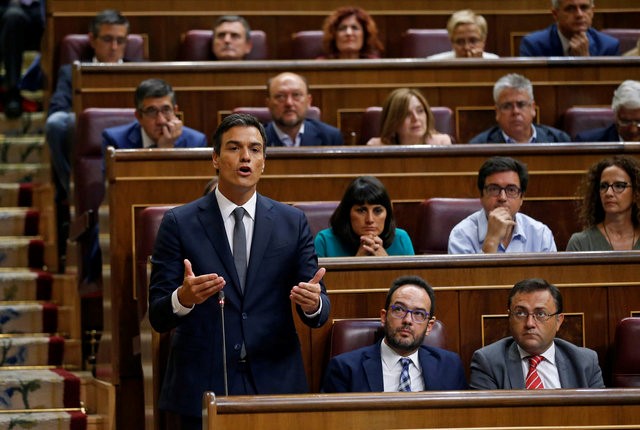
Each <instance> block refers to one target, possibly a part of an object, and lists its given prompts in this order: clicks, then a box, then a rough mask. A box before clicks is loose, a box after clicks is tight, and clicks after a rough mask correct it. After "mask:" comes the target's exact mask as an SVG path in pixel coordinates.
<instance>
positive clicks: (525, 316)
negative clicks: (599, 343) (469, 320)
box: [469, 279, 604, 390]
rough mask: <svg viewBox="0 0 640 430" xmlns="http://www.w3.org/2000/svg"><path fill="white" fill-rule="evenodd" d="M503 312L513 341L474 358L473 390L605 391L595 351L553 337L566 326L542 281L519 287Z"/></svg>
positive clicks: (557, 298)
mask: <svg viewBox="0 0 640 430" xmlns="http://www.w3.org/2000/svg"><path fill="white" fill-rule="evenodd" d="M507 312H508V314H509V330H510V331H511V336H510V337H506V338H504V339H501V340H499V341H497V342H494V343H492V344H490V345H488V346H485V347H484V348H481V349H479V350H477V351H476V352H475V353H474V354H473V357H472V359H471V382H470V384H469V385H470V386H471V388H476V389H480V390H496V389H524V388H527V389H541V388H604V382H603V381H602V372H601V370H600V366H599V365H598V355H597V354H596V352H595V351H592V350H590V349H587V348H581V347H578V346H575V345H573V344H572V343H570V342H567V341H564V340H562V339H556V338H555V336H556V333H557V332H558V329H559V328H560V326H561V325H562V322H563V321H564V315H563V314H562V295H561V294H560V291H559V290H558V288H557V287H556V286H555V285H553V284H550V283H548V282H547V281H545V280H544V279H525V280H522V281H520V282H518V283H517V284H515V285H514V286H513V288H512V289H511V292H510V293H509V300H508V302H507Z"/></svg>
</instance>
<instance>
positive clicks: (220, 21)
mask: <svg viewBox="0 0 640 430" xmlns="http://www.w3.org/2000/svg"><path fill="white" fill-rule="evenodd" d="M225 22H239V23H240V24H242V26H243V27H244V32H245V40H246V41H247V42H248V41H249V40H251V27H249V22H248V21H247V20H246V19H244V18H243V17H241V16H240V15H222V16H220V17H218V19H216V22H214V23H213V35H214V37H215V34H216V28H218V27H219V26H220V24H224V23H225Z"/></svg>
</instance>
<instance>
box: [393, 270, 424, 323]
mask: <svg viewBox="0 0 640 430" xmlns="http://www.w3.org/2000/svg"><path fill="white" fill-rule="evenodd" d="M405 285H415V286H417V287H420V288H422V289H423V290H425V291H426V292H427V294H428V295H429V300H430V301H431V309H429V315H430V318H433V317H434V316H435V314H436V295H435V293H434V292H433V288H432V287H431V285H429V284H428V283H427V281H425V280H424V279H422V278H421V277H420V276H415V275H406V276H400V277H399V278H396V279H395V280H394V281H393V282H392V283H391V288H389V292H387V300H386V301H385V303H384V308H385V310H386V309H389V306H391V296H393V293H395V292H396V290H397V289H398V288H400V287H404V286H405Z"/></svg>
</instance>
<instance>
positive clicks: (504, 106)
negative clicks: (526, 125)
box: [498, 100, 531, 111]
mask: <svg viewBox="0 0 640 430" xmlns="http://www.w3.org/2000/svg"><path fill="white" fill-rule="evenodd" d="M529 106H531V102H528V101H523V100H519V101H517V102H505V103H500V104H499V105H498V109H500V110H501V111H511V110H514V109H515V108H518V109H519V110H522V109H524V108H526V107H529Z"/></svg>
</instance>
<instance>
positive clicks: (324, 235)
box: [315, 176, 415, 257]
mask: <svg viewBox="0 0 640 430" xmlns="http://www.w3.org/2000/svg"><path fill="white" fill-rule="evenodd" d="M329 223H330V225H331V228H327V229H325V230H322V231H320V232H319V233H318V234H317V235H316V239H315V246H316V253H317V254H318V257H353V256H356V257H361V256H385V255H414V254H415V253H414V251H413V245H412V244H411V239H410V238H409V235H408V234H407V232H406V231H404V230H403V229H401V228H397V227H396V221H395V219H394V218H393V208H392V206H391V199H389V195H388V194H387V190H386V189H385V187H384V185H382V182H380V181H379V180H378V179H377V178H375V177H373V176H360V177H358V178H356V179H354V181H353V182H351V184H350V185H349V187H348V188H347V190H346V191H345V193H344V196H343V197H342V200H341V201H340V204H339V205H338V207H337V208H336V210H335V211H334V212H333V215H331V219H330V220H329Z"/></svg>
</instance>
